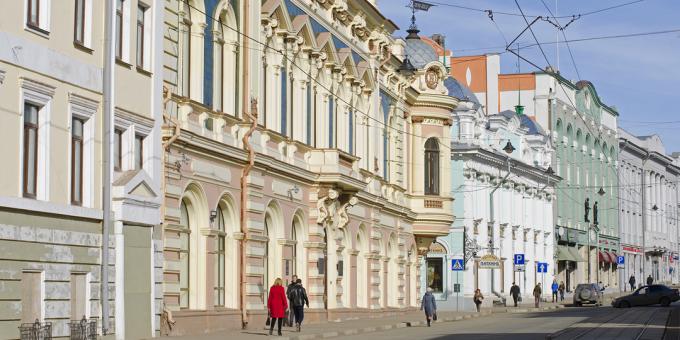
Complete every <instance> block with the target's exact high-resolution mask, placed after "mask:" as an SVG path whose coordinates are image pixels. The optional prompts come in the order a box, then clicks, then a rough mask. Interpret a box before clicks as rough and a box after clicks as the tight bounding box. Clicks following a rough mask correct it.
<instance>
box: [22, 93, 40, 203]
mask: <svg viewBox="0 0 680 340" xmlns="http://www.w3.org/2000/svg"><path fill="white" fill-rule="evenodd" d="M39 111H40V107H38V106H37V105H35V104H32V103H28V102H26V103H24V146H23V149H24V150H23V157H24V161H23V167H24V169H23V192H24V197H29V198H36V196H37V183H38V177H37V174H38V113H39Z"/></svg>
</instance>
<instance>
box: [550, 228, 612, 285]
mask: <svg viewBox="0 0 680 340" xmlns="http://www.w3.org/2000/svg"><path fill="white" fill-rule="evenodd" d="M591 236H592V235H591ZM591 238H592V240H588V237H587V234H586V232H585V231H581V230H577V229H571V228H565V227H558V228H557V246H556V249H555V258H556V261H557V267H556V273H555V277H556V279H557V281H558V282H564V284H565V288H566V290H567V291H572V290H574V289H575V288H576V286H577V285H578V284H580V283H598V282H602V285H603V286H604V287H605V288H606V289H610V290H618V289H619V281H620V278H619V275H621V274H620V273H619V265H618V256H619V253H620V251H619V244H618V239H616V238H612V237H605V236H599V235H598V236H596V237H591ZM598 244H599V246H598Z"/></svg>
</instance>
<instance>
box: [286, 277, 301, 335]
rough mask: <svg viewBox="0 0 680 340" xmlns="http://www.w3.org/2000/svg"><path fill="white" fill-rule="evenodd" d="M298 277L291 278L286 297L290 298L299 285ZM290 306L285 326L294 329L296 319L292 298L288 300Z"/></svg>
mask: <svg viewBox="0 0 680 340" xmlns="http://www.w3.org/2000/svg"><path fill="white" fill-rule="evenodd" d="M297 280H298V277H297V275H293V276H292V277H291V280H290V283H289V284H288V287H286V296H290V290H291V289H292V288H293V287H295V285H296V284H297ZM288 306H290V308H289V309H288V310H287V311H286V319H284V320H283V321H284V324H283V325H284V326H286V327H293V320H294V319H295V314H294V312H293V307H292V306H293V303H292V302H291V301H290V298H288Z"/></svg>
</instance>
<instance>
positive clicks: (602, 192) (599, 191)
mask: <svg viewBox="0 0 680 340" xmlns="http://www.w3.org/2000/svg"><path fill="white" fill-rule="evenodd" d="M597 194H598V195H600V196H604V194H606V192H605V191H604V188H602V187H600V190H598V191H597Z"/></svg>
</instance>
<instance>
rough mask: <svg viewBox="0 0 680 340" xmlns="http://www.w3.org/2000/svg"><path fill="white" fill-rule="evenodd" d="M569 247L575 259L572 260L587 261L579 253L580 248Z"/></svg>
mask: <svg viewBox="0 0 680 340" xmlns="http://www.w3.org/2000/svg"><path fill="white" fill-rule="evenodd" d="M567 249H569V254H571V257H573V258H574V259H573V260H572V261H576V262H586V260H585V259H584V258H583V257H582V256H581V254H579V253H578V250H577V249H576V248H574V247H567Z"/></svg>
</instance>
